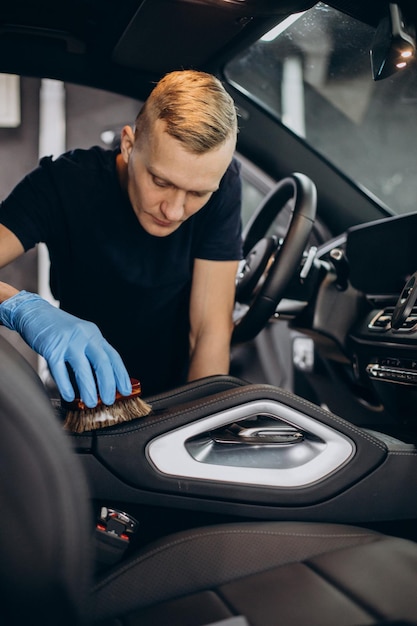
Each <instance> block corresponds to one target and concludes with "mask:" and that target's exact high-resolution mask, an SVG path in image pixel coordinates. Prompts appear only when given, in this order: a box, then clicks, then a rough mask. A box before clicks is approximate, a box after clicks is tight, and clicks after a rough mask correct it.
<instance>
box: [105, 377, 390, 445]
mask: <svg viewBox="0 0 417 626" xmlns="http://www.w3.org/2000/svg"><path fill="white" fill-rule="evenodd" d="M246 391H247V390H246V388H245V387H244V388H243V389H242V388H239V389H236V390H232V391H231V393H230V397H232V398H234V397H239V396H241V395H243V394H244V393H245V392H246ZM269 393H272V394H274V393H275V392H274V390H273V389H272V390H269ZM280 393H281V394H282V395H284V396H286V397H287V398H289V399H290V398H292V399H294V394H291V393H290V392H287V391H286V390H285V389H280ZM276 395H278V394H276ZM268 399H269V398H268ZM278 399H279V398H278ZM297 400H298V401H299V402H300V404H302V405H305V406H307V407H309V408H310V407H311V405H310V403H308V402H307V401H305V400H304V399H303V398H300V397H298V396H297ZM216 402H218V399H217V398H213V397H211V398H209V399H207V401H206V402H204V403H202V404H200V405H199V407H201V408H203V407H209V406H211V405H212V404H215V403H216ZM314 409H315V410H316V411H317V412H318V413H320V414H321V415H323V416H324V417H329V416H330V417H331V418H332V419H333V420H334V421H335V422H337V423H339V424H342V425H343V426H344V427H345V428H347V429H348V430H351V431H352V432H354V433H355V434H356V435H358V436H359V437H362V438H364V439H366V440H367V441H368V442H369V443H370V444H372V445H373V446H375V447H377V448H379V449H380V450H382V451H383V452H386V451H387V448H386V446H385V445H384V444H382V443H380V442H379V441H378V440H376V439H375V438H373V437H371V436H370V435H368V434H367V433H366V432H364V431H363V430H361V429H359V428H357V427H356V426H354V425H353V424H351V423H350V422H347V421H345V420H342V419H341V418H339V417H338V416H337V415H335V414H334V413H331V412H329V411H324V410H323V409H322V408H321V407H319V406H314ZM295 410H296V409H295ZM193 411H194V408H193V407H191V408H188V409H185V410H184V409H181V408H179V409H176V411H175V412H174V413H172V414H171V415H170V416H169V417H166V418H164V419H161V420H159V421H158V424H164V423H168V422H170V421H172V420H174V419H175V418H176V417H177V416H178V415H187V414H188V413H192V412H193ZM312 419H315V418H314V417H313V418H312ZM154 425H155V424H154V423H153V422H152V421H149V423H146V424H144V425H143V426H142V430H147V429H149V428H153V427H154ZM127 435H130V431H127V430H126V431H124V432H120V433H106V432H104V433H102V434H101V436H103V437H106V436H113V437H124V436H127Z"/></svg>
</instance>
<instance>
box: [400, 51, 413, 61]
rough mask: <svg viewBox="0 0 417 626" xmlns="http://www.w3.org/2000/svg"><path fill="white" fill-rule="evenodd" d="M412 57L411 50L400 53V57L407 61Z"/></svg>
mask: <svg viewBox="0 0 417 626" xmlns="http://www.w3.org/2000/svg"><path fill="white" fill-rule="evenodd" d="M412 55H413V53H412V51H411V50H404V52H401V56H402V58H403V59H409V58H410V57H411V56H412Z"/></svg>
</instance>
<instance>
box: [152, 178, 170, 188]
mask: <svg viewBox="0 0 417 626" xmlns="http://www.w3.org/2000/svg"><path fill="white" fill-rule="evenodd" d="M151 178H152V182H153V184H154V185H156V186H157V187H163V188H164V187H169V183H167V181H166V180H163V179H162V178H158V177H157V176H151Z"/></svg>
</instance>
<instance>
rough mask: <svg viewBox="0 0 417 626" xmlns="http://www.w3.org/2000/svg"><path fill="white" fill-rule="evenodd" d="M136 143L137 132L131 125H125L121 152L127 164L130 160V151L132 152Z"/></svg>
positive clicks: (121, 137)
mask: <svg viewBox="0 0 417 626" xmlns="http://www.w3.org/2000/svg"><path fill="white" fill-rule="evenodd" d="M134 143H135V134H134V132H133V129H132V127H131V126H123V128H122V132H121V135H120V152H121V154H122V157H123V161H124V162H125V163H126V164H127V163H128V161H129V156H130V153H131V152H132V149H133V145H134Z"/></svg>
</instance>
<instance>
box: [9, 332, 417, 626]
mask: <svg viewBox="0 0 417 626" xmlns="http://www.w3.org/2000/svg"><path fill="white" fill-rule="evenodd" d="M0 352H1V358H0V420H1V424H2V433H1V437H0V481H1V490H0V511H1V516H2V517H1V522H2V526H1V532H0V594H1V609H0V610H1V614H0V619H1V623H2V624H4V625H5V626H23V625H25V626H26V625H27V624H34V623H42V624H43V625H44V626H52V624H53V625H54V626H56V625H58V624H59V625H60V626H62V625H64V626H66V625H67V624H68V625H70V624H71V626H74V625H77V624H83V623H84V624H93V623H95V624H101V625H103V626H104V625H107V626H110V625H111V626H116V624H117V625H118V626H120V625H122V624H123V625H125V626H136V625H139V624H140V625H141V626H146V625H147V624H153V625H154V624H158V625H159V624H161V625H164V624H167V625H168V624H169V626H175V625H177V624H178V625H180V624H181V626H203V625H207V624H209V623H212V622H214V621H218V620H223V619H226V618H228V617H231V616H233V615H243V616H245V618H246V619H247V621H248V622H249V624H251V625H252V626H269V625H272V624H274V625H277V624H280V625H287V624H290V625H291V626H299V625H300V626H301V625H305V626H316V625H317V626H335V625H337V626H361V625H363V626H365V625H367V624H378V623H384V621H386V620H409V621H410V622H411V621H412V620H413V619H415V617H416V615H417V600H416V591H417V545H416V544H414V543H412V542H409V541H406V540H402V539H396V538H391V537H387V536H384V535H381V534H379V533H374V532H371V531H368V530H364V529H360V528H355V527H352V526H343V525H332V524H322V523H303V522H298V523H292V522H256V523H255V522H254V523H241V524H230V525H222V526H212V527H206V528H199V529H194V530H189V531H184V532H181V533H177V534H175V535H172V536H170V537H166V538H164V539H161V540H159V541H157V542H155V543H153V544H152V545H148V546H144V547H143V548H142V549H141V550H140V551H138V552H137V553H135V554H134V556H133V557H131V559H130V560H127V561H126V562H122V564H121V565H120V566H118V567H117V568H115V569H113V570H111V571H110V572H109V573H107V574H106V575H105V576H104V577H103V578H102V579H101V580H98V581H96V582H95V585H94V586H93V587H92V588H91V587H90V583H89V580H90V578H89V572H90V569H91V563H92V558H93V557H92V554H91V545H92V544H93V542H92V541H91V539H92V527H93V524H92V520H91V519H90V510H89V504H88V490H87V487H86V482H85V477H84V475H83V473H82V470H81V467H80V463H79V459H78V458H77V456H76V455H75V454H73V452H72V450H71V447H70V446H69V444H68V438H67V437H65V436H64V434H63V433H62V431H61V429H60V425H59V422H58V421H57V419H56V415H55V413H54V411H53V409H52V406H51V405H50V402H49V400H48V398H47V395H46V394H45V393H44V391H43V389H42V386H41V385H40V384H39V380H38V379H37V377H36V375H35V374H34V372H33V371H32V370H31V369H30V368H29V366H28V365H27V363H26V362H25V361H24V360H23V359H22V357H20V356H19V355H18V354H17V353H16V351H15V350H14V349H12V348H11V347H10V346H9V345H8V344H6V343H5V342H4V340H2V339H1V338H0ZM89 590H90V597H89V602H87V601H86V600H87V598H86V596H87V593H88V591H89Z"/></svg>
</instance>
